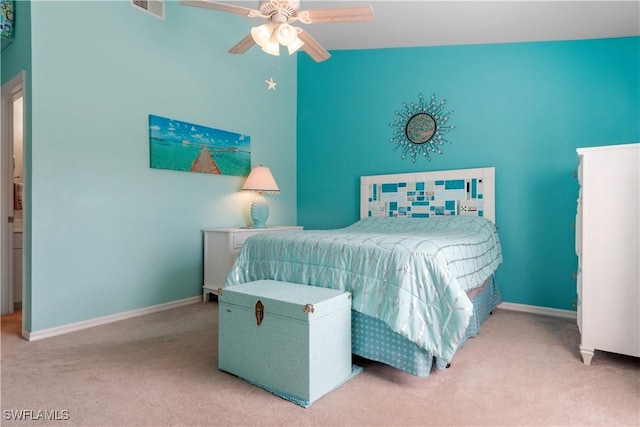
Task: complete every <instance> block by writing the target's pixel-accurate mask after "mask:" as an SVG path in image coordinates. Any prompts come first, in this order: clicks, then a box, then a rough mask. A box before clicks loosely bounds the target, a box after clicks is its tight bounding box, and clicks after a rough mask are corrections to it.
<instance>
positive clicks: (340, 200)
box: [297, 37, 640, 310]
mask: <svg viewBox="0 0 640 427" xmlns="http://www.w3.org/2000/svg"><path fill="white" fill-rule="evenodd" d="M639 81H640V37H628V38H614V39H600V40H585V41H561V42H540V43H513V44H493V45H465V46H446V47H421V48H404V49H380V50H360V51H335V52H332V57H331V59H330V60H329V61H326V62H323V63H320V64H316V63H314V62H313V61H311V60H309V59H308V58H307V57H305V56H304V55H301V56H299V59H298V129H297V139H298V147H297V148H298V201H297V202H298V223H299V225H303V226H304V227H305V228H306V229H316V228H317V229H328V228H336V227H343V226H346V225H348V224H350V223H352V222H354V221H356V220H357V219H358V217H359V204H358V197H359V177H360V176H361V175H376V174H386V173H401V172H411V171H423V170H424V171H436V170H445V169H463V168H475V167H487V166H494V167H495V168H496V217H497V219H496V222H497V225H498V227H499V232H500V237H501V241H502V249H503V258H504V262H503V264H502V265H501V266H500V268H499V270H498V273H497V281H498V284H499V286H500V289H501V291H502V294H503V298H504V300H505V301H507V302H512V303H521V304H529V305H534V306H544V307H550V308H558V309H568V310H571V309H573V305H572V303H573V300H574V299H575V295H576V290H575V288H576V282H575V280H574V279H573V278H572V274H573V272H575V271H576V266H577V258H576V255H575V245H574V229H573V228H572V225H571V224H572V222H573V221H574V220H575V213H576V199H577V196H578V183H577V181H576V178H575V177H574V171H575V170H576V166H577V156H576V151H575V150H576V148H578V147H587V146H598V145H613V144H625V143H632V142H638V141H640V105H639V103H640V83H639ZM419 93H422V94H423V95H424V96H425V97H427V98H428V97H429V96H431V95H432V94H436V96H437V98H438V100H441V99H446V106H447V109H453V110H454V111H455V112H454V113H453V114H452V115H451V116H450V120H449V121H450V124H454V125H456V126H457V129H456V130H455V131H453V132H451V133H450V134H449V136H450V139H451V141H452V142H453V143H452V144H451V145H445V146H443V150H444V154H443V155H437V154H436V155H434V156H433V159H432V160H431V161H430V162H429V161H427V160H426V159H424V158H421V159H418V160H417V161H416V163H412V162H411V159H409V158H407V159H404V160H402V159H401V157H400V153H399V152H398V151H393V150H392V149H393V147H394V144H392V143H391V142H389V138H390V137H391V135H392V130H393V129H392V128H391V127H390V126H389V124H390V123H391V122H392V121H394V120H395V118H396V116H395V114H394V112H395V111H397V110H401V109H402V103H403V102H407V103H410V102H417V100H418V94H419Z"/></svg>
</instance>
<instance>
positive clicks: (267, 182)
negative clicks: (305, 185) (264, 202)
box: [242, 165, 280, 193]
mask: <svg viewBox="0 0 640 427" xmlns="http://www.w3.org/2000/svg"><path fill="white" fill-rule="evenodd" d="M242 190H243V191H256V192H258V193H279V192H280V188H278V184H276V180H275V179H273V175H272V174H271V171H270V170H269V168H268V167H266V166H262V165H260V166H255V167H254V168H253V169H251V173H249V176H248V177H247V180H246V181H245V183H244V185H243V186H242Z"/></svg>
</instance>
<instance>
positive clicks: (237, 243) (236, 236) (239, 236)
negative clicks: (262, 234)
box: [233, 230, 257, 249]
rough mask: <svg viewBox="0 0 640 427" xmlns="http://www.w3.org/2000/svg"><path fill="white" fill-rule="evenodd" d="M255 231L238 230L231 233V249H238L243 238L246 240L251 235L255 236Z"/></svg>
mask: <svg viewBox="0 0 640 427" xmlns="http://www.w3.org/2000/svg"><path fill="white" fill-rule="evenodd" d="M256 234H257V233H256V232H255V231H254V230H252V231H246V232H245V231H239V232H237V233H233V249H240V248H242V245H244V242H245V240H247V239H248V238H249V237H251V236H255V235H256Z"/></svg>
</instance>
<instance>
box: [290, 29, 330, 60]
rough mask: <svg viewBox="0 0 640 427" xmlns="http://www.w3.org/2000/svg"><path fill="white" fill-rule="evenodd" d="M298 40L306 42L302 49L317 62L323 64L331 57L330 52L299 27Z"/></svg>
mask: <svg viewBox="0 0 640 427" xmlns="http://www.w3.org/2000/svg"><path fill="white" fill-rule="evenodd" d="M296 30H297V31H298V38H299V39H300V40H302V41H303V42H304V45H303V46H302V47H301V48H300V49H302V50H304V51H305V52H307V54H308V55H309V56H310V57H311V58H313V60H314V61H316V62H322V61H325V60H327V59H329V58H330V57H331V55H330V54H329V52H327V51H326V49H325V48H323V47H322V46H321V45H320V43H318V42H317V41H316V40H315V39H314V38H313V37H311V36H310V35H309V33H307V32H306V31H305V30H303V29H302V28H300V27H297V28H296Z"/></svg>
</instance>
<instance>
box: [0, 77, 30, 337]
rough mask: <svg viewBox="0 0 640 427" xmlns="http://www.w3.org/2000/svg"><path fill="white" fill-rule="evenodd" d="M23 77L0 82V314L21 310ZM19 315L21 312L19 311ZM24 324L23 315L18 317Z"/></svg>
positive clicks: (22, 260) (22, 290)
mask: <svg viewBox="0 0 640 427" xmlns="http://www.w3.org/2000/svg"><path fill="white" fill-rule="evenodd" d="M24 81H25V73H24V72H21V73H19V74H18V75H16V76H15V77H14V78H12V79H11V80H9V81H8V82H7V83H5V84H3V85H2V101H1V102H2V106H1V108H0V112H1V116H2V118H1V121H2V123H1V126H0V128H1V129H2V135H1V141H0V178H1V185H0V245H1V251H0V252H1V255H2V261H1V263H0V288H1V299H2V304H1V305H2V314H3V315H5V314H9V313H13V312H14V311H16V310H19V311H20V312H22V310H21V308H22V303H23V296H24V283H23V282H24V281H23V277H24V275H23V270H24V256H23V250H22V248H23V244H22V243H23V236H24V234H23V220H24V217H23V209H24V204H23V200H24V175H25V171H24V161H23V153H24V151H23V147H24V112H25V108H24V107H25V105H24ZM20 316H21V317H22V313H21V314H20ZM22 323H23V324H24V319H22Z"/></svg>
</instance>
